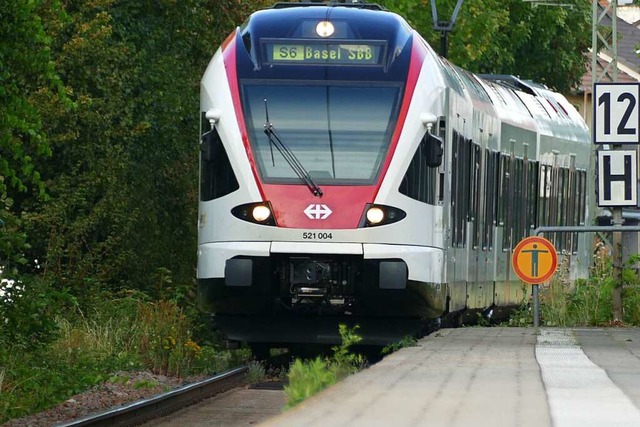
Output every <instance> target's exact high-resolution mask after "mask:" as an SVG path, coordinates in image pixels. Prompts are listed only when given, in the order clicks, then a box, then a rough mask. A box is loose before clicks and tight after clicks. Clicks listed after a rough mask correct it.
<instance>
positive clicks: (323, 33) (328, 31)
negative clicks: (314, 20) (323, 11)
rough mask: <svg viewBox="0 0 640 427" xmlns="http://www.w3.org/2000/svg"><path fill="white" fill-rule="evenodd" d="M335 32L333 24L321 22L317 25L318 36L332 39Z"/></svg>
mask: <svg viewBox="0 0 640 427" xmlns="http://www.w3.org/2000/svg"><path fill="white" fill-rule="evenodd" d="M335 30H336V29H335V28H334V26H333V24H332V23H331V22H329V21H320V22H318V25H316V34H318V35H319V36H320V37H331V35H332V34H333V33H334V31H335Z"/></svg>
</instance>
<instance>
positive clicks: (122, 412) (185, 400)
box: [59, 365, 248, 427]
mask: <svg viewBox="0 0 640 427" xmlns="http://www.w3.org/2000/svg"><path fill="white" fill-rule="evenodd" d="M247 370H248V366H246V365H245V366H241V367H238V368H235V369H232V370H230V371H227V372H225V373H222V374H220V375H216V376H215V377H212V378H209V379H206V380H204V381H199V382H196V383H192V384H189V385H186V386H184V387H180V388H177V389H175V390H171V391H169V392H167V393H163V394H160V395H158V396H154V397H152V398H150V399H145V400H140V401H138V402H134V403H132V404H129V405H126V406H122V407H120V408H117V409H111V410H108V411H105V412H102V413H99V414H96V415H91V416H88V417H84V418H81V419H78V420H74V421H72V422H69V423H65V424H61V425H60V426H59V427H81V426H91V427H97V426H134V425H141V424H144V423H145V422H148V421H150V420H152V419H156V418H158V417H162V416H166V415H168V414H171V413H174V412H176V411H178V410H180V409H182V408H185V407H187V406H190V405H193V404H194V403H197V402H199V401H202V400H204V399H207V398H210V397H212V396H215V395H218V394H220V393H224V392H226V391H228V390H231V389H233V388H238V387H240V386H243V385H246V384H247Z"/></svg>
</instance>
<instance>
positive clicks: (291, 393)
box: [284, 356, 338, 409]
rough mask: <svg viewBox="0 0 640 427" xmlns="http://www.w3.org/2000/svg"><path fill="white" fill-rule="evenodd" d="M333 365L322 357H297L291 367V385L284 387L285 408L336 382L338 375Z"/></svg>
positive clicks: (289, 375)
mask: <svg viewBox="0 0 640 427" xmlns="http://www.w3.org/2000/svg"><path fill="white" fill-rule="evenodd" d="M331 367H332V365H331V364H330V363H329V362H328V361H327V360H324V359H322V358H321V357H319V356H318V357H316V358H315V359H313V360H306V361H302V360H300V359H296V360H295V361H294V362H293V364H292V365H291V367H290V368H289V374H288V377H289V385H287V386H285V387H284V394H285V396H286V397H287V405H286V406H285V408H287V409H288V408H292V407H294V406H295V405H297V404H298V403H300V402H303V401H304V400H305V399H307V398H309V397H311V396H313V395H314V394H316V393H318V392H319V391H321V390H324V389H325V388H327V387H329V386H330V385H332V384H335V383H336V382H337V381H338V376H337V374H336V372H335V370H333V369H331Z"/></svg>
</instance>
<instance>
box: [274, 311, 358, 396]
mask: <svg viewBox="0 0 640 427" xmlns="http://www.w3.org/2000/svg"><path fill="white" fill-rule="evenodd" d="M338 327H339V332H340V337H341V339H342V341H341V344H340V345H338V346H334V347H332V350H333V356H332V357H330V358H325V359H323V358H321V357H320V356H318V357H316V358H315V359H313V360H306V361H302V360H300V359H296V360H295V361H294V362H293V364H292V365H291V367H290V368H289V373H288V378H289V384H288V385H287V386H285V388H284V394H285V396H286V397H287V405H286V406H285V407H286V408H292V407H293V406H295V405H297V404H298V403H300V402H302V401H304V400H305V399H307V398H308V397H311V396H313V395H314V394H316V393H318V392H319V391H321V390H323V389H325V388H327V387H329V386H330V385H332V384H335V383H336V382H337V381H339V380H341V379H342V378H344V377H346V376H348V375H351V374H353V373H355V372H357V371H358V370H360V369H362V368H363V366H364V364H365V360H364V358H363V356H362V355H360V354H354V353H351V352H350V347H351V346H353V345H356V344H358V343H359V342H361V341H362V337H360V336H359V335H358V334H357V333H356V331H357V330H358V328H359V327H358V326H357V325H356V326H355V327H354V328H352V329H349V328H348V327H347V326H346V325H343V324H340V325H339V326H338Z"/></svg>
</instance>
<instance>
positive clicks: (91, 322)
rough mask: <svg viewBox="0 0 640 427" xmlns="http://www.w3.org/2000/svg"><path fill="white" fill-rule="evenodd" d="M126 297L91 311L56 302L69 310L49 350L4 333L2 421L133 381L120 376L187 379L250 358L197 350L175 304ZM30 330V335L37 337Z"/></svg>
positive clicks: (57, 320) (60, 316)
mask: <svg viewBox="0 0 640 427" xmlns="http://www.w3.org/2000/svg"><path fill="white" fill-rule="evenodd" d="M30 287H32V286H28V287H27V288H26V289H29V288H30ZM127 294H128V295H125V296H121V297H116V296H114V295H111V296H107V295H103V296H104V297H105V298H104V299H103V300H102V302H101V303H99V304H96V305H95V307H94V308H93V309H91V310H90V311H87V312H83V311H81V310H79V309H78V307H77V306H74V305H73V304H66V305H65V304H60V302H59V301H57V302H53V301H49V302H50V303H51V305H52V306H54V307H55V306H58V307H66V308H65V309H62V308H59V309H58V310H59V311H58V312H57V313H56V314H53V313H52V312H49V313H48V314H49V315H51V316H52V317H51V322H53V323H54V325H53V326H52V328H54V331H55V334H53V333H51V336H50V337H49V343H48V344H47V345H43V344H42V343H43V338H41V337H39V338H38V339H37V340H36V342H38V343H39V345H38V346H35V347H33V346H32V347H30V348H25V346H24V345H23V344H22V342H24V341H25V339H24V338H20V337H18V338H13V337H14V336H17V334H18V331H16V332H11V331H7V330H6V329H7V328H2V329H0V330H1V331H2V334H3V335H2V340H1V341H0V344H2V345H0V423H1V422H4V421H6V420H8V419H10V418H15V417H20V416H24V415H27V414H30V413H33V412H38V411H41V410H43V409H46V408H48V407H50V406H53V405H55V404H58V403H60V402H62V401H64V400H66V399H68V398H69V397H70V396H72V395H74V394H77V393H79V392H82V391H84V390H86V389H87V388H89V387H91V386H93V385H95V384H98V383H101V382H104V381H109V382H126V381H128V378H127V376H126V375H125V374H118V375H114V374H113V373H114V372H126V371H131V370H150V371H153V372H154V373H161V374H165V375H170V376H178V377H185V376H188V375H192V374H200V373H205V374H212V373H215V372H220V371H223V370H226V369H229V368H230V367H232V366H236V365H237V364H239V363H242V362H246V361H247V360H249V358H250V354H249V352H248V351H238V352H229V351H221V350H218V349H216V348H213V347H210V346H200V345H199V344H197V343H196V342H195V341H194V340H193V339H192V337H191V335H190V322H189V321H188V319H186V318H185V316H184V315H183V314H182V313H181V311H180V309H179V307H177V306H176V305H175V303H172V302H167V301H161V302H155V303H154V302H149V301H146V300H145V299H144V298H141V295H140V294H139V293H127ZM31 296H32V297H33V293H32V294H31ZM34 298H35V297H34ZM26 299H27V298H24V297H21V298H18V300H26ZM36 299H37V298H36ZM0 307H1V306H0ZM43 314H44V313H43ZM12 326H14V325H12ZM12 329H13V328H12ZM23 329H26V327H23ZM38 331H39V330H38ZM27 332H28V333H26V336H27V337H29V336H32V335H33V333H32V332H31V330H28V331H27ZM5 333H11V334H13V335H11V336H6V335H4V334H5ZM54 338H55V339H54ZM136 386H138V387H151V386H153V384H151V383H150V382H141V383H139V384H136Z"/></svg>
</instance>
